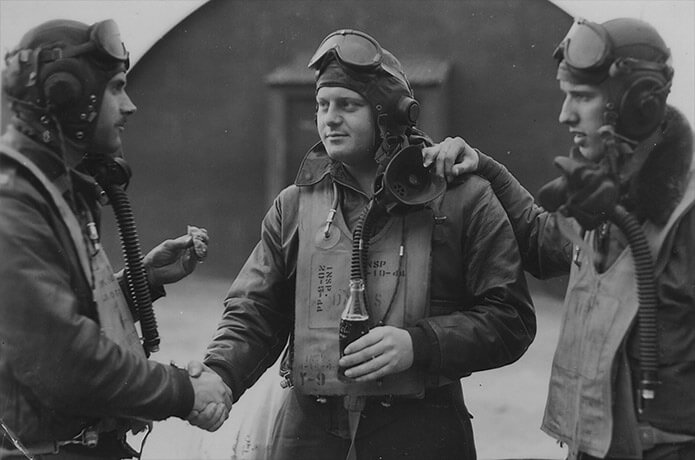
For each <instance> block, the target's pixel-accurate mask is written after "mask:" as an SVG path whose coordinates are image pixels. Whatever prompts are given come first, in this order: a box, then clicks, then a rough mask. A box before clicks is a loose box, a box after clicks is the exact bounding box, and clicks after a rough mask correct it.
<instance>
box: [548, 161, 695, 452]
mask: <svg viewBox="0 0 695 460" xmlns="http://www.w3.org/2000/svg"><path fill="white" fill-rule="evenodd" d="M694 203H695V177H694V175H693V174H692V171H691V175H690V180H689V183H688V187H687V189H686V192H685V195H684V196H683V198H682V199H681V202H680V204H679V205H678V206H677V207H676V209H675V210H674V211H673V213H672V214H671V216H670V218H669V220H668V222H667V223H666V224H665V225H664V226H663V227H656V226H655V225H654V224H652V223H651V222H649V221H647V222H645V224H644V225H643V226H642V229H643V231H644V233H645V236H646V238H647V241H648V243H649V247H650V251H651V255H652V258H653V260H655V261H657V265H658V262H660V261H661V260H662V259H663V258H664V257H668V254H664V253H663V251H662V246H663V242H664V240H665V238H666V237H667V235H668V234H669V232H670V231H671V230H672V229H673V227H674V225H676V223H677V222H678V221H679V220H680V218H681V217H682V216H683V215H684V214H685V213H686V212H687V211H688V210H689V209H690V208H691V207H692V206H693V204H694ZM594 233H595V232H594V231H591V232H587V234H586V235H585V240H584V241H585V242H586V243H587V244H590V242H591V241H593V240H594ZM576 250H577V251H578V250H579V248H578V247H577V248H576ZM638 308H639V301H638V298H637V285H636V276H635V265H634V262H633V258H632V254H631V251H630V248H629V247H626V248H625V249H624V250H623V252H622V253H621V254H620V255H619V256H618V258H617V259H616V260H615V262H614V263H613V265H612V266H611V267H609V268H608V270H606V271H605V272H603V273H598V272H597V271H596V268H595V265H594V260H592V258H591V256H590V254H587V253H586V252H585V251H580V252H579V253H578V255H577V257H575V263H573V264H572V269H571V272H570V279H569V284H568V288H567V293H566V295H565V302H564V319H563V325H562V329H561V331H560V336H559V343H558V346H557V349H556V351H555V356H554V358H553V364H552V370H551V376H550V385H549V389H548V399H547V402H546V408H545V415H544V417H543V424H542V429H543V431H545V432H546V433H548V434H549V435H551V436H553V437H554V438H556V439H558V440H560V441H562V442H564V443H566V444H567V445H568V447H569V458H575V456H576V455H577V453H578V452H584V453H587V454H589V455H592V456H595V457H599V458H603V457H605V456H606V455H607V454H608V453H609V450H610V454H611V456H616V457H621V458H636V459H639V458H642V449H643V446H642V443H641V441H640V437H639V429H638V423H639V422H638V420H637V415H636V411H635V408H634V402H635V398H634V397H633V394H632V384H631V379H630V370H629V366H628V362H627V353H626V349H625V342H626V338H627V336H628V334H629V332H630V329H631V327H632V326H633V323H634V321H635V318H636V316H637V312H638ZM656 391H659V390H658V387H657V390H656ZM616 422H617V423H618V425H617V426H614V425H615V424H616ZM616 433H617V435H616V439H614V438H613V436H614V435H615V434H616Z"/></svg>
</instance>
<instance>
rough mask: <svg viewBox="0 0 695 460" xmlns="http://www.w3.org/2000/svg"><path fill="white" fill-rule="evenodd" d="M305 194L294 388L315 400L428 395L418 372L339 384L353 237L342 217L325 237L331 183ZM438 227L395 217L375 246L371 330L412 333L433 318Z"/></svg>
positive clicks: (424, 215)
mask: <svg viewBox="0 0 695 460" xmlns="http://www.w3.org/2000/svg"><path fill="white" fill-rule="evenodd" d="M299 191H300V192H299V249H298V256H297V276H296V290H295V291H296V294H295V328H294V351H293V359H292V381H293V383H294V386H295V388H296V389H297V390H299V391H300V392H301V393H304V394H309V395H346V394H350V395H385V394H389V395H410V396H418V395H419V396H421V395H423V394H424V390H425V377H424V372H422V371H420V370H416V369H413V368H411V369H408V370H406V371H403V372H400V373H398V374H394V375H390V376H387V377H385V378H384V379H383V380H381V381H379V382H369V383H351V382H345V381H341V380H340V379H339V378H338V360H339V344H338V327H339V323H340V314H341V312H342V310H343V307H344V305H345V301H346V300H347V295H348V280H349V269H350V257H351V248H352V234H351V232H350V231H349V229H348V227H347V225H346V223H345V220H344V218H343V215H342V212H341V210H340V209H337V214H336V216H335V221H334V224H333V226H332V227H331V228H330V230H329V234H328V236H326V234H325V231H326V214H327V213H328V211H329V210H330V209H331V204H332V198H333V197H332V186H331V181H330V180H322V181H320V182H318V183H316V184H314V185H312V186H308V187H307V186H303V187H300V188H299ZM338 208H339V207H338ZM433 222H434V219H433V216H432V211H431V210H429V209H424V210H421V211H417V212H414V213H411V214H408V215H406V216H404V217H391V218H389V219H388V221H387V223H386V224H385V225H384V227H383V228H381V229H380V230H379V231H378V233H376V234H375V235H374V236H373V237H372V238H371V239H370V243H369V245H370V246H369V260H368V263H367V270H366V272H367V273H366V297H367V303H368V305H369V314H370V321H371V327H374V326H375V325H376V324H377V323H379V322H381V321H383V323H384V324H386V325H391V326H395V327H401V328H402V327H408V326H413V325H414V324H415V323H416V322H417V321H418V320H420V319H421V318H424V317H426V316H427V315H428V313H429V279H430V265H431V239H432V228H433Z"/></svg>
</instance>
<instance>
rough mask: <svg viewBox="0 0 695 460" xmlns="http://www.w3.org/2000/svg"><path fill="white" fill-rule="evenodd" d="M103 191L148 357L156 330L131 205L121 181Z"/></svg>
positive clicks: (156, 343) (154, 347)
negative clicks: (115, 228)
mask: <svg viewBox="0 0 695 460" xmlns="http://www.w3.org/2000/svg"><path fill="white" fill-rule="evenodd" d="M104 191H105V192H106V195H107V196H108V197H109V201H110V202H111V205H112V206H113V211H114V214H115V215H116V223H117V225H118V234H119V236H120V240H121V250H122V251H123V257H124V259H125V265H126V270H125V273H126V280H127V282H128V290H129V292H130V296H131V298H132V299H133V302H134V303H135V307H136V310H137V312H138V314H139V316H140V329H141V330H142V335H143V347H144V349H145V354H146V355H147V356H148V357H149V356H150V354H151V353H154V352H156V351H159V342H160V340H159V333H158V332H157V320H156V319H155V317H154V310H153V309H152V298H151V296H150V286H149V283H148V281H147V272H146V271H145V266H144V265H143V263H142V251H141V249H140V241H139V240H138V233H137V229H136V227H135V217H134V215H133V211H132V209H131V207H130V201H129V200H128V195H127V194H126V193H125V191H124V190H123V187H121V186H120V185H115V184H109V185H107V186H106V187H104Z"/></svg>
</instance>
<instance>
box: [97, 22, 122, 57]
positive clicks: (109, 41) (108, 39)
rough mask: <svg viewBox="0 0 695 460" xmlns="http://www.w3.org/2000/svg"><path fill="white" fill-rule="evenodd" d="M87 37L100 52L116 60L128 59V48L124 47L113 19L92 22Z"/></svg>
mask: <svg viewBox="0 0 695 460" xmlns="http://www.w3.org/2000/svg"><path fill="white" fill-rule="evenodd" d="M89 38H90V40H91V42H92V43H93V44H94V45H95V46H96V48H97V49H98V50H99V51H100V52H101V53H103V54H106V55H108V56H109V57H112V58H113V59H116V60H118V61H125V62H127V61H128V60H129V54H128V50H126V49H125V45H124V44H123V41H122V40H121V33H120V31H119V30H118V25H117V24H116V22H115V21H114V20H113V19H107V20H106V21H101V22H97V23H96V24H94V25H93V26H92V27H91V31H90V33H89Z"/></svg>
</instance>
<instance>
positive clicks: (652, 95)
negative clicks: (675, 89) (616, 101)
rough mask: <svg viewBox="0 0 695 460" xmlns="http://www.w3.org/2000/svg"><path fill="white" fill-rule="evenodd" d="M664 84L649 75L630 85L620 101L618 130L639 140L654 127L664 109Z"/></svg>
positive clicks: (659, 120)
mask: <svg viewBox="0 0 695 460" xmlns="http://www.w3.org/2000/svg"><path fill="white" fill-rule="evenodd" d="M664 85H665V83H664V82H663V81H661V80H659V79H658V78H654V77H649V76H644V77H640V78H638V79H636V80H635V81H634V82H633V83H632V85H630V87H629V88H628V89H627V90H626V91H625V94H624V95H623V98H622V101H621V103H620V118H619V121H618V132H620V133H621V134H623V135H625V136H627V137H629V138H632V139H637V140H641V139H644V138H646V137H647V136H648V135H649V134H650V133H651V132H652V131H654V129H656V127H657V126H658V125H659V123H660V122H661V120H662V118H663V116H664V111H665V109H666V94H665V92H664V91H663V88H664Z"/></svg>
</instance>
